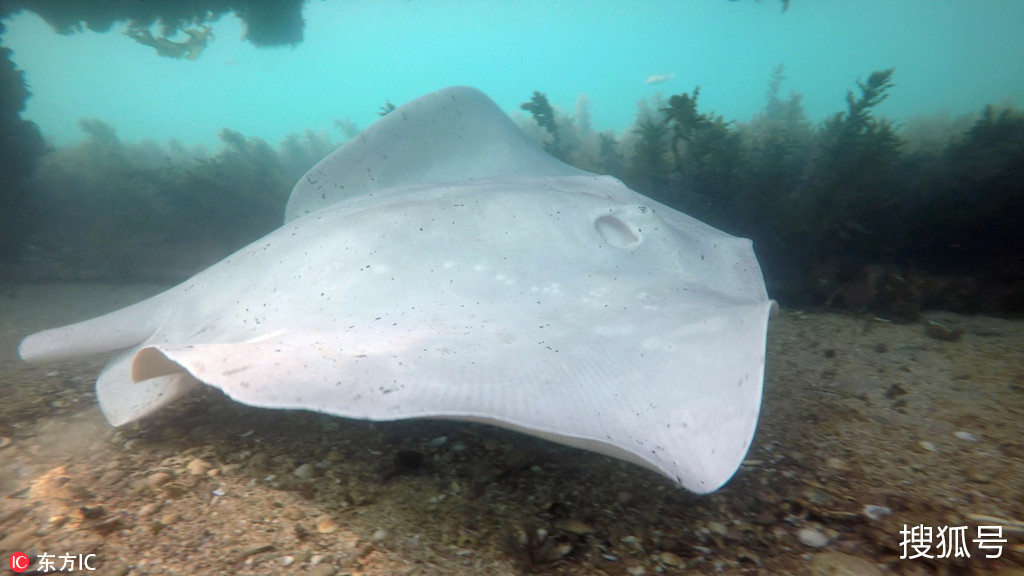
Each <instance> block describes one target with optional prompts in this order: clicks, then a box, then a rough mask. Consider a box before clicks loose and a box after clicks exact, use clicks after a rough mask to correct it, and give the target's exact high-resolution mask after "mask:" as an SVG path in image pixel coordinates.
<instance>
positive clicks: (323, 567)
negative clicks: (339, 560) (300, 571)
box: [307, 564, 338, 576]
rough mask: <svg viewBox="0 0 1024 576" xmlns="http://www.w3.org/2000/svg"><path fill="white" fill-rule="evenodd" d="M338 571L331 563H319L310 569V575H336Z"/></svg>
mask: <svg viewBox="0 0 1024 576" xmlns="http://www.w3.org/2000/svg"><path fill="white" fill-rule="evenodd" d="M337 573H338V571H337V570H335V569H334V566H331V565H330V564H317V565H316V566H313V567H312V568H310V569H309V572H307V574H309V576H334V575H335V574H337Z"/></svg>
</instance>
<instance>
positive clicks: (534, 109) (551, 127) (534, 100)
mask: <svg viewBox="0 0 1024 576" xmlns="http://www.w3.org/2000/svg"><path fill="white" fill-rule="evenodd" d="M519 107H520V108H521V109H523V110H526V111H527V112H529V113H530V115H531V116H533V119H534V121H535V122H537V124H538V125H539V126H540V127H541V128H543V129H544V130H545V131H547V133H548V135H549V136H550V137H551V140H550V141H545V142H544V143H543V145H544V150H545V151H547V153H548V154H551V155H552V156H554V157H555V158H558V159H559V160H563V161H564V160H567V159H568V155H567V153H566V150H565V149H564V148H563V147H562V141H561V134H560V133H559V130H558V124H557V123H556V122H555V110H554V108H552V107H551V104H550V103H549V102H548V97H547V96H546V95H545V94H544V93H543V92H538V91H536V90H534V92H533V96H532V97H531V98H530V101H529V102H524V103H523V104H520V105H519Z"/></svg>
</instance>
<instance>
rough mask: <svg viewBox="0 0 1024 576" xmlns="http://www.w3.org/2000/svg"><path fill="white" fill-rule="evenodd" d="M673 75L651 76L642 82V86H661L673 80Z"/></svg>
mask: <svg viewBox="0 0 1024 576" xmlns="http://www.w3.org/2000/svg"><path fill="white" fill-rule="evenodd" d="M675 76H676V75H675V74H651V75H650V76H648V77H647V79H646V80H644V84H661V83H662V82H667V81H669V80H671V79H673V78H675Z"/></svg>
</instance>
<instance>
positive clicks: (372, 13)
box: [2, 0, 1024, 147]
mask: <svg viewBox="0 0 1024 576" xmlns="http://www.w3.org/2000/svg"><path fill="white" fill-rule="evenodd" d="M304 16H305V19H306V30H305V40H304V41H303V42H302V43H301V44H299V45H297V46H295V47H283V48H262V49H257V48H256V47H254V46H253V45H252V44H250V43H248V42H246V41H244V40H242V39H241V36H242V33H243V30H242V25H241V23H240V21H239V20H238V19H237V18H235V17H233V16H232V17H224V18H221V19H220V20H218V21H217V22H215V23H213V33H214V35H215V40H214V41H213V42H212V44H210V45H209V46H208V48H207V49H206V50H205V51H204V52H203V53H202V55H201V56H200V57H199V58H198V59H197V60H195V61H187V60H177V59H170V58H161V57H158V56H157V55H156V53H155V51H154V50H153V49H152V48H150V47H147V46H142V45H139V44H136V43H134V42H133V41H132V40H131V39H130V38H128V37H127V36H125V35H124V34H121V33H120V32H121V30H123V26H124V24H123V23H121V24H116V25H115V27H114V28H113V29H112V30H111V31H109V32H108V33H105V34H97V33H94V32H89V31H86V32H83V33H80V34H75V35H72V36H59V35H57V34H55V33H53V32H52V30H51V29H50V28H49V26H48V25H47V24H46V23H44V22H43V21H42V20H41V19H40V18H38V17H37V16H35V15H34V14H31V13H22V14H19V15H17V16H15V17H14V18H12V19H10V20H9V21H7V25H8V29H7V32H6V34H5V35H4V36H3V39H2V41H3V43H4V45H6V46H8V47H10V48H12V49H13V50H14V51H15V54H14V61H15V62H16V63H17V64H18V66H19V67H21V68H22V69H24V70H26V73H27V80H28V82H29V84H30V85H31V89H32V91H33V93H34V96H33V97H32V98H31V99H30V100H29V102H28V105H27V109H26V112H25V114H24V117H25V118H27V119H29V120H33V121H35V122H36V123H38V124H39V125H40V127H41V129H42V131H43V133H44V135H46V136H47V137H48V138H49V139H50V140H51V141H52V142H53V143H55V144H58V145H60V144H70V143H73V142H76V141H78V140H80V139H82V137H83V135H82V133H81V131H80V129H79V128H78V124H77V121H78V120H79V119H80V118H88V117H95V118H99V119H101V120H103V121H104V122H107V123H108V124H110V125H112V126H113V127H114V128H115V129H116V131H117V134H118V136H119V137H120V138H121V139H123V140H126V141H137V140H141V139H155V140H157V141H161V142H162V141H166V140H168V139H171V138H175V139H178V140H180V141H181V142H183V143H185V144H187V145H192V144H206V145H208V146H211V147H217V132H218V130H219V129H220V128H221V127H228V128H231V129H233V130H237V131H239V132H241V133H243V134H245V135H247V136H254V137H259V138H262V139H264V140H266V141H267V142H270V143H277V142H279V141H281V140H282V139H283V138H284V137H285V136H286V135H287V134H288V133H290V132H302V131H303V130H306V129H313V130H318V131H322V130H325V131H329V132H332V133H333V134H337V132H336V129H335V121H336V120H342V119H345V118H348V119H350V120H351V121H352V122H354V123H355V124H356V125H358V126H359V127H360V128H365V127H366V126H367V125H369V124H370V123H371V122H372V121H373V120H375V119H376V111H377V110H378V109H379V108H380V106H381V105H383V104H384V103H385V101H387V100H390V101H391V102H394V103H395V104H401V103H403V102H406V101H408V100H410V99H412V98H415V97H417V96H419V95H422V94H424V93H426V92H430V91H433V90H436V89H438V88H441V87H444V86H447V85H453V84H469V85H474V86H476V87H478V88H480V89H482V90H484V91H485V92H486V93H488V94H489V95H490V96H491V97H492V98H494V99H495V101H497V102H498V104H499V105H500V106H502V108H504V109H506V110H509V111H511V110H516V109H518V106H519V104H520V103H522V102H524V101H526V100H528V99H529V97H530V94H532V92H533V91H534V90H540V91H542V92H545V93H546V94H547V95H548V97H549V99H550V101H551V102H552V104H553V105H554V106H555V107H556V108H558V109H561V110H562V111H564V112H566V113H568V114H570V115H571V114H572V113H573V110H574V108H575V106H576V102H577V98H578V97H579V96H580V95H583V94H585V95H586V96H587V97H588V98H589V100H590V102H591V113H592V117H593V123H594V126H595V128H597V129H599V130H604V129H609V128H611V129H616V130H618V131H620V132H621V131H623V130H625V129H626V128H627V127H628V125H629V123H630V122H631V121H632V119H633V117H634V115H635V113H636V103H637V102H638V101H639V100H641V99H644V98H649V97H652V96H655V95H657V94H659V93H660V94H662V95H664V96H666V97H667V96H668V95H671V94H678V93H682V92H690V91H691V90H692V89H693V88H694V86H697V85H700V86H701V108H702V109H703V110H713V111H714V112H716V113H717V114H721V115H723V116H725V118H727V119H729V120H740V121H742V120H746V119H748V118H749V117H750V116H751V115H752V114H754V113H755V112H756V111H757V110H758V109H759V108H760V107H761V106H762V105H763V104H764V94H765V90H766V88H767V82H768V78H769V76H770V74H771V71H772V68H773V67H774V66H776V65H778V64H780V63H781V64H785V66H786V76H787V80H786V84H785V85H784V86H783V90H782V92H783V94H786V93H788V92H789V91H790V90H793V91H796V92H800V93H802V94H804V105H805V107H806V110H807V113H808V116H809V118H810V119H811V120H821V119H823V118H824V117H826V116H828V115H829V114H832V113H834V112H837V111H840V110H843V109H844V108H845V101H844V98H845V95H846V92H847V90H850V89H851V88H854V87H855V82H856V81H857V80H858V79H861V80H863V79H864V78H866V77H867V76H868V75H869V74H870V73H871V72H872V71H874V70H882V69H887V68H895V70H896V72H895V82H896V84H897V86H896V88H895V89H894V90H893V91H892V93H891V96H890V97H889V98H888V100H886V101H885V102H884V103H883V104H882V105H881V106H880V107H879V109H878V113H879V114H881V115H885V116H888V117H890V118H892V119H894V120H897V121H903V120H905V119H907V118H908V117H910V116H913V115H916V114H936V113H947V114H951V115H953V116H956V115H960V114H966V113H975V114H976V113H977V112H979V111H980V110H981V108H982V107H983V106H984V105H985V104H989V103H996V104H999V103H1004V104H1005V103H1008V104H1014V105H1016V106H1018V107H1020V106H1021V105H1022V103H1024V35H1022V34H1021V33H1020V30H1021V23H1022V22H1024V3H1022V2H1019V1H1016V0H988V1H985V2H977V1H972V0H960V1H955V0H942V1H934V0H905V1H901V2H891V1H889V0H858V1H857V2H850V1H847V0H792V1H791V2H790V7H789V9H788V10H787V11H786V12H785V13H782V10H781V3H780V2H778V1H776V0H764V1H763V2H760V3H758V2H754V1H752V0H741V1H737V2H729V1H726V0H689V1H686V2H679V1H676V0H663V1H644V2H629V3H625V2H619V3H612V2H588V1H584V0H567V1H557V2H554V1H548V2H540V1H518V2H495V1H479V2H458V1H442V0H431V1H405V0H385V1H374V2H369V1H337V0H336V1H331V2H324V1H314V2H310V3H309V4H308V5H307V6H306V8H305V12H304ZM652 75H664V76H668V75H672V76H671V78H670V79H669V80H667V81H665V82H663V83H659V84H645V82H644V81H645V79H647V78H648V77H650V76H652Z"/></svg>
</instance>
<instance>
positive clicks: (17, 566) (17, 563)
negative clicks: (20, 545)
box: [7, 552, 32, 572]
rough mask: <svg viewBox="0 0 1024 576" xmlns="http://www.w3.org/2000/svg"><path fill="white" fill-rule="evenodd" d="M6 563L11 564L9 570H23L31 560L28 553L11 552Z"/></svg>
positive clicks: (26, 568) (29, 564)
mask: <svg viewBox="0 0 1024 576" xmlns="http://www.w3.org/2000/svg"><path fill="white" fill-rule="evenodd" d="M7 563H8V564H10V565H11V570H14V571H15V572H24V571H25V570H28V567H29V566H31V565H32V560H31V559H29V557H28V554H25V553H24V552H15V553H14V554H11V557H10V558H9V559H8V560H7Z"/></svg>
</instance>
